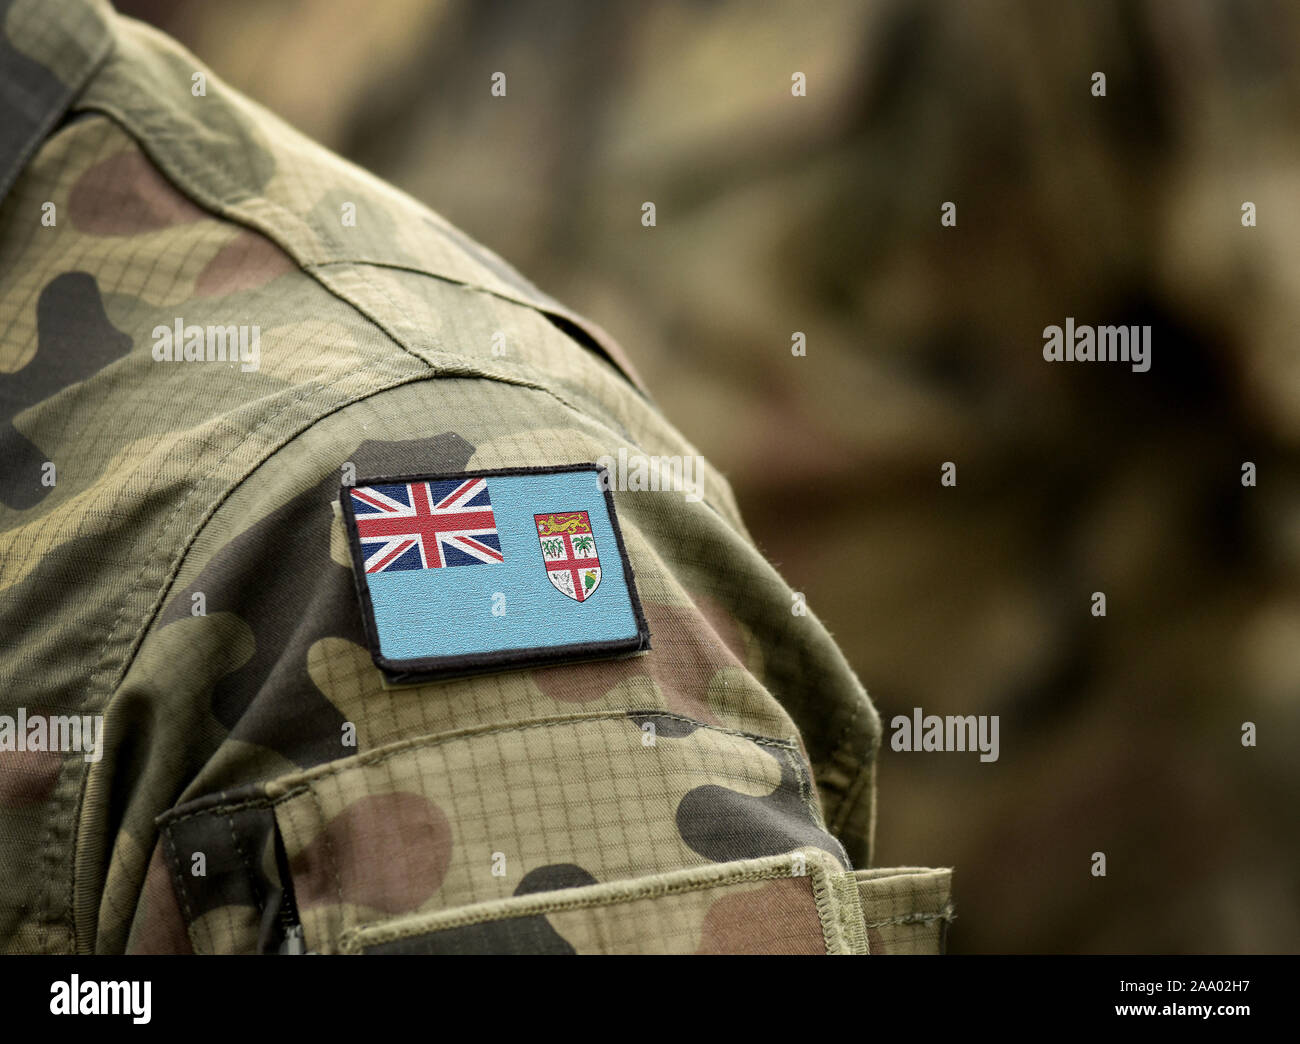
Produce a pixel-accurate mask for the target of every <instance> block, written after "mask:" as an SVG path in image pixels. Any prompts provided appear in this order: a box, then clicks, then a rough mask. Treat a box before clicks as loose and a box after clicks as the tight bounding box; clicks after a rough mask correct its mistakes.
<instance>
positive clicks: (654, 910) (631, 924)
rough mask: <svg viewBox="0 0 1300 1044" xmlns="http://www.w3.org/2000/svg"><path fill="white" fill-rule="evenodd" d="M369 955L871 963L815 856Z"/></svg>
mask: <svg viewBox="0 0 1300 1044" xmlns="http://www.w3.org/2000/svg"><path fill="white" fill-rule="evenodd" d="M340 949H341V950H342V951H343V952H344V953H365V954H493V953H506V954H579V953H581V954H632V953H646V954H691V953H698V954H723V953H770V954H776V953H783V954H850V953H866V952H867V937H866V928H865V922H864V919H863V916H862V910H861V908H860V906H859V899H858V889H857V887H856V885H855V883H854V881H853V879H852V877H851V876H850V875H848V874H845V873H843V872H842V871H841V869H840V866H839V863H838V862H837V861H836V860H834V859H833V858H831V857H830V856H829V855H827V854H826V853H825V852H822V851H820V850H818V849H813V848H809V849H801V850H799V851H797V852H792V853H788V854H786V855H781V856H768V857H766V858H763V859H746V860H740V861H737V862H733V863H720V864H717V865H714V866H706V867H695V868H691V869H688V870H678V871H675V872H673V873H667V874H655V875H651V876H646V877H638V878H633V879H632V880H628V881H613V882H610V883H608V884H598V885H589V886H587V887H584V888H566V889H561V890H559V891H554V892H543V893H540V894H537V895H525V896H518V897H514V898H510V899H504V900H499V901H497V902H488V903H477V904H474V905H472V906H468V907H462V908H461V909H456V910H444V911H440V912H438V913H433V914H420V915H415V916H412V917H402V918H395V919H393V920H391V921H388V922H384V923H379V924H372V925H368V926H366V927H363V928H357V929H352V930H350V931H347V932H345V933H344V934H343V937H342V939H341V940H340Z"/></svg>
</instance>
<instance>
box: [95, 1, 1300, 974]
mask: <svg viewBox="0 0 1300 1044" xmlns="http://www.w3.org/2000/svg"><path fill="white" fill-rule="evenodd" d="M119 6H120V7H121V9H122V10H123V11H125V12H126V13H128V14H132V15H134V16H136V17H140V18H143V19H145V20H147V21H150V22H152V23H154V24H155V25H158V26H160V27H161V28H163V29H165V30H166V31H167V32H169V33H170V34H172V35H173V36H175V37H177V38H178V39H180V40H181V41H182V42H183V43H184V44H185V45H186V46H188V47H189V48H190V49H191V50H193V51H195V52H196V53H197V54H198V55H200V56H201V57H202V58H203V60H204V61H206V62H207V63H209V64H210V65H211V66H212V67H213V68H214V69H215V70H216V71H217V72H218V73H219V74H221V75H222V76H224V77H225V78H226V79H227V80H228V81H230V82H231V83H233V84H234V85H235V86H237V87H238V88H240V89H242V90H244V91H245V92H247V93H248V94H250V95H251V96H253V97H254V98H256V99H258V100H259V101H261V102H262V103H263V104H265V105H266V106H268V107H269V108H271V109H272V110H274V111H276V112H277V113H279V114H280V115H281V116H283V117H285V118H286V119H287V120H288V121H289V122H291V123H293V124H295V125H297V126H298V127H299V128H301V129H302V130H304V131H305V132H306V133H308V134H310V135H311V136H313V137H315V138H317V139H318V140H320V141H321V142H323V143H324V144H326V145H327V146H329V147H331V148H333V149H335V150H337V151H338V152H340V153H342V154H343V155H345V156H347V157H349V158H351V159H353V160H354V161H356V162H357V163H359V164H361V165H362V166H364V167H367V168H369V169H371V170H373V171H374V172H376V173H377V174H379V175H380V176H382V177H384V178H386V179H388V180H390V181H392V182H394V183H396V184H397V185H399V186H400V187H402V188H404V189H405V190H407V191H408V192H410V193H411V194H413V195H414V196H416V197H417V198H419V199H421V200H423V201H424V202H426V203H428V204H429V205H430V206H432V207H433V208H434V209H436V210H438V211H440V212H441V213H443V214H444V215H446V216H447V217H448V218H449V219H450V220H452V221H453V222H455V223H456V224H458V225H460V226H461V227H462V228H463V229H465V230H466V231H467V232H469V233H470V234H471V235H473V236H474V237H475V238H477V239H479V240H480V241H482V242H483V243H485V244H486V245H488V246H489V247H491V248H492V249H493V250H495V251H496V252H498V253H500V254H501V255H503V256H504V257H505V258H506V259H507V260H509V261H510V262H512V263H513V264H515V265H516V266H517V267H518V268H520V269H521V270H522V271H523V272H524V273H525V274H526V275H528V276H529V277H530V278H531V279H533V280H534V281H535V282H536V283H538V285H540V286H541V287H542V288H543V289H545V290H547V291H548V292H550V293H552V294H553V295H555V296H556V297H558V298H560V299H561V300H563V301H564V302H565V303H567V304H569V305H570V306H571V307H573V308H575V309H577V310H579V311H581V312H585V313H586V314H587V315H589V316H591V317H592V318H594V319H595V320H597V321H598V322H600V323H601V324H602V325H604V326H605V327H606V328H607V329H608V330H609V331H610V332H611V333H613V334H614V336H615V337H617V338H618V339H619V340H620V341H621V342H622V343H623V345H624V346H625V348H626V349H627V350H628V352H629V353H630V354H631V356H632V357H633V359H634V360H635V361H636V363H637V365H638V366H639V368H640V370H641V372H642V373H643V375H644V376H645V377H646V379H647V380H648V382H649V384H650V386H651V388H652V389H653V390H654V392H655V395H656V397H657V399H658V401H659V402H660V403H661V404H662V406H663V408H664V410H665V411H666V412H667V414H668V415H669V416H670V417H671V418H672V419H673V420H674V422H675V423H676V424H677V425H678V426H679V427H680V428H681V429H682V430H683V431H684V432H685V433H686V435H687V436H688V437H689V438H691V439H692V440H693V441H694V442H695V443H696V445H697V446H698V447H699V448H700V449H701V451H702V452H704V453H705V454H706V455H707V456H709V457H710V458H711V459H712V460H713V461H714V463H716V464H717V465H718V466H719V467H720V468H721V469H722V470H723V471H724V472H725V473H727V475H728V476H729V477H730V479H731V481H732V483H733V484H734V486H735V489H736V492H737V494H738V496H739V498H740V501H741V505H742V507H743V508H744V510H745V511H746V514H747V517H748V520H749V523H750V526H751V529H752V531H753V533H754V535H755V537H756V538H757V540H758V541H759V543H760V545H761V546H762V547H763V549H764V550H765V552H766V553H767V555H768V556H769V557H770V558H771V559H772V560H773V561H774V562H776V563H777V564H778V565H779V566H780V568H781V569H782V570H783V572H784V573H785V574H786V576H787V577H788V578H789V580H790V582H791V584H792V586H794V587H795V588H796V589H798V590H801V591H803V592H805V593H806V594H807V596H808V600H809V604H810V605H811V606H812V607H813V608H814V610H815V611H816V612H817V613H818V614H819V615H820V616H822V618H823V619H824V620H826V622H827V624H828V626H829V627H830V628H831V630H832V631H833V632H834V633H835V634H836V636H837V638H838V639H839V641H840V642H841V643H842V645H843V648H844V650H845V652H846V654H847V655H848V657H849V658H850V660H851V661H852V662H853V664H854V666H855V667H856V669H857V671H858V673H859V674H860V676H861V677H862V679H863V681H864V683H865V684H866V685H867V688H868V690H869V691H870V692H871V694H872V697H873V698H874V700H875V702H876V704H877V706H878V707H879V709H880V712H881V715H882V717H883V718H884V719H885V722H886V725H888V720H889V718H890V717H892V716H893V715H894V714H898V713H903V714H910V713H911V710H912V708H913V707H921V708H923V709H924V710H925V712H927V713H937V714H998V715H1000V716H1001V758H1000V760H998V761H997V762H996V763H993V764H981V763H980V762H979V760H978V758H977V756H976V755H974V754H960V753H946V754H945V753H929V754H925V753H897V752H894V751H891V750H889V749H888V747H887V746H886V748H885V749H884V751H883V752H882V761H881V766H880V773H879V786H880V801H881V803H880V811H879V819H878V823H877V846H878V854H877V860H876V861H877V863H878V864H879V865H895V864H922V865H955V866H956V867H957V868H958V876H957V878H956V886H957V899H958V914H959V920H958V921H957V924H956V926H955V928H954V932H953V936H952V939H951V944H952V949H953V950H955V951H989V950H993V951H1042V950H1048V951H1193V952H1207V951H1210V952H1213V951H1228V952H1233V951H1257V950H1267V951H1273V950H1286V951H1293V950H1295V949H1297V948H1298V947H1300V872H1298V869H1297V868H1298V866H1300V860H1298V859H1297V856H1298V855H1300V852H1298V849H1300V832H1298V831H1297V808H1298V801H1297V799H1298V798H1300V771H1298V769H1297V763H1298V760H1300V759H1298V758H1297V749H1300V744H1298V742H1297V741H1298V740H1300V713H1298V712H1297V696H1300V484H1298V483H1297V477H1298V476H1300V347H1298V342H1297V311H1296V303H1295V302H1296V298H1297V293H1298V292H1300V207H1298V206H1297V202H1296V201H1297V195H1298V192H1300V135H1297V134H1296V128H1297V112H1300V68H1298V67H1297V63H1296V57H1295V56H1296V55H1297V54H1298V53H1300V7H1298V6H1297V5H1295V4H1290V3H1267V2H1250V3H1232V2H1229V0H1164V2H1112V3H1106V2H1069V3H1060V2H1055V3H1051V4H1045V3H1035V2H1030V0H1023V2H991V0H962V2H944V3H937V2H924V0H912V2H875V3H864V2H847V0H819V2H818V3H815V4H806V3H799V2H797V0H786V2H774V3H764V4H761V5H760V4H754V3H744V2H738V0H735V2H733V0H697V2H693V3H687V2H674V3H655V4H649V3H646V4H631V3H614V2H606V0H589V2H573V0H561V2H546V3H542V2H515V3H504V2H498V0H473V2H470V0H457V2H452V3H441V4H440V3H428V2H422V0H371V2H361V0H313V2H311V3H301V2H292V0H227V2H225V3H221V4H213V3H198V2H194V3H164V2H162V0H157V2H149V0H130V2H122V3H120V4H119ZM498 71H500V72H505V73H506V76H507V95H506V97H504V98H499V97H492V96H491V94H490V85H491V77H492V74H493V73H495V72H498ZM1095 71H1101V72H1104V73H1105V74H1106V77H1107V92H1106V96H1105V97H1104V98H1099V97H1094V96H1093V94H1092V93H1091V86H1092V74H1093V73H1094V72H1095ZM795 72H802V73H804V74H805V75H806V78H807V96H806V97H794V96H793V95H792V93H791V82H792V81H791V77H792V75H793V73H795ZM647 200H650V201H653V202H654V203H655V204H656V207H657V212H658V214H657V217H658V225H657V227H655V228H653V229H648V228H643V227H642V225H641V222H640V219H641V204H642V203H643V202H644V201H647ZM945 201H952V202H954V203H956V205H957V217H958V223H957V226H956V227H955V228H943V227H941V226H940V220H939V219H940V206H941V204H942V203H944V202H945ZM1245 201H1251V202H1253V203H1255V204H1256V207H1257V208H1258V227H1255V228H1246V227H1243V226H1242V222H1241V205H1242V203H1243V202H1245ZM1066 316H1073V317H1075V318H1076V319H1077V321H1078V322H1079V323H1092V324H1109V323H1122V324H1151V326H1152V327H1153V333H1152V341H1153V365H1152V368H1151V370H1150V372H1149V373H1133V372H1131V370H1130V369H1129V368H1128V367H1127V366H1125V365H1121V364H1105V365H1102V364H1093V365H1091V366H1089V365H1086V364H1075V365H1069V364H1058V365H1050V364H1048V363H1046V362H1044V360H1043V358H1042V354H1041V352H1042V344H1043V335H1042V330H1043V328H1044V327H1045V326H1047V325H1049V324H1061V323H1063V321H1064V318H1065V317H1066ZM795 331H803V332H804V333H805V334H806V335H807V356H806V357H803V358H800V357H796V356H794V355H792V354H791V350H790V345H791V337H792V334H793V333H794V332H795ZM944 461H953V462H955V463H956V464H957V467H958V484H957V486H956V488H943V487H941V486H940V482H939V477H940V466H941V464H942V463H943V462H944ZM1245 461H1252V462H1254V463H1255V464H1256V465H1257V467H1258V476H1259V484H1258V486H1257V487H1256V488H1243V485H1242V481H1241V476H1242V470H1241V469H1242V464H1243V462H1245ZM1094 591H1103V592H1105V593H1106V595H1107V599H1108V614H1107V616H1106V617H1105V618H1101V619H1099V618H1094V617H1093V616H1092V615H1091V613H1090V608H1091V594H1092V592H1094ZM1246 721H1253V722H1256V723H1257V724H1258V727H1259V744H1258V747H1256V748H1253V749H1250V748H1245V747H1243V745H1242V742H1241V730H1242V723H1243V722H1246ZM887 734H888V733H887ZM1094 851H1102V852H1105V853H1106V855H1107V859H1108V876H1106V877H1105V878H1095V877H1093V876H1092V874H1091V873H1090V868H1091V855H1092V853H1093V852H1094Z"/></svg>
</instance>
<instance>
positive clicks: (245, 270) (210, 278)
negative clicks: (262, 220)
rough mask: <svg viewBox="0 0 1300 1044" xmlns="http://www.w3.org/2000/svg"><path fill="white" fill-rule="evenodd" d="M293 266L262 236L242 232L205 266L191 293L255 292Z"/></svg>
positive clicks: (284, 255)
mask: <svg viewBox="0 0 1300 1044" xmlns="http://www.w3.org/2000/svg"><path fill="white" fill-rule="evenodd" d="M296 267H297V266H296V265H295V264H294V262H293V260H292V258H290V257H289V255H288V254H286V253H285V252H284V251H283V250H281V249H280V248H279V247H278V246H276V245H275V244H274V243H272V242H271V241H270V240H269V239H267V238H266V237H265V236H263V235H260V234H258V233H257V232H254V231H252V230H251V229H245V230H244V231H242V232H240V233H239V235H237V236H236V237H235V238H234V239H232V240H231V241H230V242H229V243H227V244H226V245H225V246H223V247H222V248H221V249H220V250H218V251H217V253H216V256H214V257H213V258H212V260H211V261H209V262H208V263H207V264H206V265H205V266H204V268H203V271H202V272H200V273H199V277H198V279H196V280H195V282H194V292H195V293H196V294H197V295H198V296H199V297H220V296H221V295H222V294H233V293H235V292H236V291H237V290H256V289H257V288H258V287H259V286H265V285H266V284H267V283H269V282H271V280H273V279H275V278H276V277H277V276H280V275H283V274H284V273H285V272H291V271H293V270H294V269H295V268H296Z"/></svg>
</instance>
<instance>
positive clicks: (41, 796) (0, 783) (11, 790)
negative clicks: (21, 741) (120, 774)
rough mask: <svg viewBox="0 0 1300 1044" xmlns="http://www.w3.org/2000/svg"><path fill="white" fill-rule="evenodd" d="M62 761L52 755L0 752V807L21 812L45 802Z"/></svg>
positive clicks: (51, 753) (42, 752) (57, 755)
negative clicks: (19, 809)
mask: <svg viewBox="0 0 1300 1044" xmlns="http://www.w3.org/2000/svg"><path fill="white" fill-rule="evenodd" d="M77 756H78V757H80V756H81V755H77ZM62 760H63V755H61V754H59V753H58V752H56V751H49V750H6V751H0V807H4V808H21V807H22V806H24V805H36V804H40V803H41V802H42V801H44V800H45V799H46V798H48V797H49V796H50V791H51V790H53V789H54V783H55V781H56V780H57V779H58V778H59V765H60V763H61V762H62Z"/></svg>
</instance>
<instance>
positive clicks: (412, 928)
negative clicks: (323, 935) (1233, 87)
mask: <svg viewBox="0 0 1300 1044" xmlns="http://www.w3.org/2000/svg"><path fill="white" fill-rule="evenodd" d="M718 865H721V864H718ZM700 869H707V868H700ZM792 876H793V875H792V874H791V873H790V871H789V868H788V867H781V866H773V867H765V868H762V869H752V870H746V871H744V872H742V873H739V874H734V875H731V876H723V877H719V878H715V879H711V880H709V881H707V882H704V883H698V882H693V881H683V882H680V883H678V882H672V883H670V884H667V885H665V884H662V883H660V884H657V885H648V886H646V885H642V886H641V890H639V891H638V890H635V889H636V884H637V879H635V878H634V879H632V880H631V881H629V882H611V883H612V884H614V883H616V884H624V883H626V884H627V885H628V886H629V888H628V890H626V891H618V892H611V893H610V894H608V895H604V894H602V895H600V896H596V897H587V896H582V897H579V898H573V899H563V900H549V901H546V902H538V903H536V904H522V903H521V904H519V906H518V907H515V908H510V909H500V908H498V907H496V906H493V907H492V908H490V909H486V910H472V909H469V908H467V909H466V910H465V911H464V912H463V913H460V914H459V915H457V916H453V917H448V918H447V919H446V920H445V921H439V922H438V924H436V925H435V926H434V927H432V928H429V927H426V926H425V925H423V924H413V925H401V926H394V927H392V928H388V929H382V928H376V927H375V924H383V923H384V922H382V921H379V922H372V923H371V924H369V925H360V926H358V927H356V928H350V929H348V930H347V931H346V932H344V933H343V934H342V935H340V937H339V942H340V946H341V947H343V948H351V947H352V946H353V944H354V943H355V942H356V941H357V939H358V937H359V936H360V935H362V934H365V935H367V936H368V937H369V938H368V939H367V941H366V944H365V945H374V944H375V943H379V942H391V941H394V940H396V939H405V938H410V937H411V936H413V935H426V934H435V933H437V932H442V931H446V930H448V929H450V928H461V927H465V926H468V925H473V924H486V923H493V922H496V921H510V920H515V919H517V918H519V917H531V916H533V915H541V914H548V913H562V912H566V911H570V910H585V909H593V908H594V909H599V908H600V907H605V906H617V905H621V904H625V903H631V902H639V901H641V900H645V899H663V898H665V897H668V896H673V895H686V894H690V893H691V892H708V891H713V890H715V889H719V888H729V887H731V886H732V885H736V884H744V883H748V882H751V881H772V880H783V879H789V878H792ZM514 898H521V897H515V896H511V897H510V898H509V899H505V900H497V901H496V902H497V903H507V902H509V901H510V899H514ZM530 898H531V897H530ZM417 916H418V915H417Z"/></svg>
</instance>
